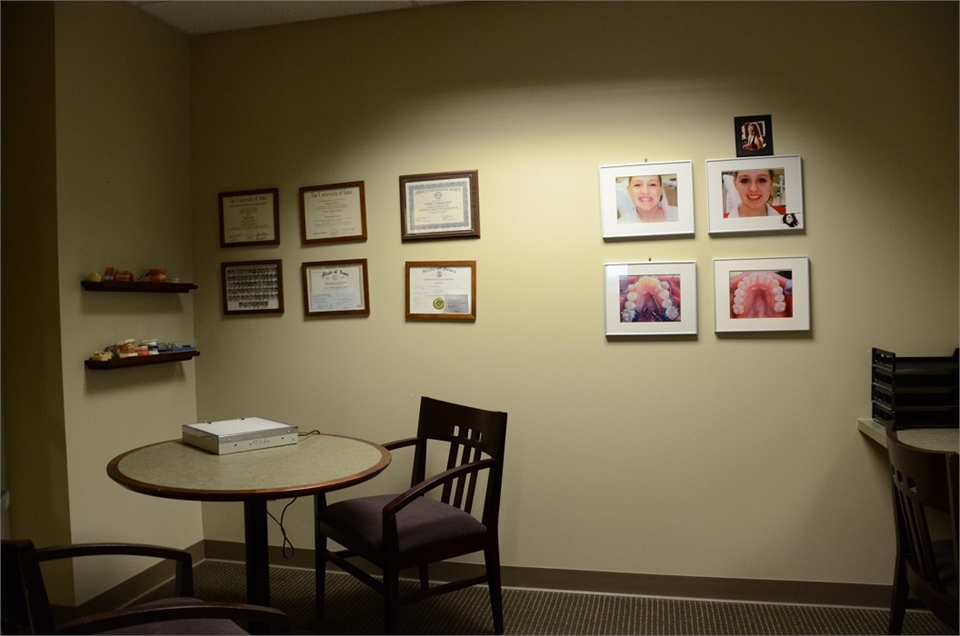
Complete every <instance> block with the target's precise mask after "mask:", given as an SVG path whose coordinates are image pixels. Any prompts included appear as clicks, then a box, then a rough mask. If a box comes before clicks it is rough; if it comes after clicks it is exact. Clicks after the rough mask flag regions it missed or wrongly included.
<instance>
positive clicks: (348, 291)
mask: <svg viewBox="0 0 960 636" xmlns="http://www.w3.org/2000/svg"><path fill="white" fill-rule="evenodd" d="M300 269H301V272H302V278H303V311H304V315H306V316H369V315H370V295H369V292H368V291H367V290H368V289H369V288H368V286H367V259H365V258H360V259H354V260H346V261H315V262H312V263H304V264H303V265H302V266H301V267H300Z"/></svg>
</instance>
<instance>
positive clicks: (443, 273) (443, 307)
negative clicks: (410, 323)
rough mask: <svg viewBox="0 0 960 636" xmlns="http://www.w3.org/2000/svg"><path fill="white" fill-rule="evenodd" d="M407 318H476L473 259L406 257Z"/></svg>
mask: <svg viewBox="0 0 960 636" xmlns="http://www.w3.org/2000/svg"><path fill="white" fill-rule="evenodd" d="M406 270H407V272H406V288H407V290H406V291H407V293H406V298H407V303H406V304H407V319H414V320H417V319H419V320H476V318H477V262H476V261H408V262H407V263H406Z"/></svg>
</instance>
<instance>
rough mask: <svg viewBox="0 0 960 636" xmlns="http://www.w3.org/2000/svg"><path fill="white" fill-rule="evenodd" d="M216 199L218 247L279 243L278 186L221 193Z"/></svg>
mask: <svg viewBox="0 0 960 636" xmlns="http://www.w3.org/2000/svg"><path fill="white" fill-rule="evenodd" d="M218 198H219V208H220V247H248V246H253V245H280V189H279V188H265V189H261V190H242V191H239V192H221V193H220V194H219V196H218ZM231 199H235V200H231ZM271 200H272V208H273V209H272V210H270V209H269V207H271ZM234 206H235V207H237V208H238V209H236V210H234V209H232V208H233V207H234ZM228 208H229V209H228ZM264 208H266V209H264ZM271 212H272V214H271ZM234 217H237V218H234ZM264 217H267V218H264ZM271 226H272V227H271Z"/></svg>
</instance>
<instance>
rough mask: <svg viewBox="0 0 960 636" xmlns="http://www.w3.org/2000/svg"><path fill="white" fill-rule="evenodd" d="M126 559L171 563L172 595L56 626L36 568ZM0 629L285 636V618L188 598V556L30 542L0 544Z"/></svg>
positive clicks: (151, 549)
mask: <svg viewBox="0 0 960 636" xmlns="http://www.w3.org/2000/svg"><path fill="white" fill-rule="evenodd" d="M106 555H126V556H141V557H153V558H158V559H169V560H172V561H173V562H174V563H175V564H176V576H175V579H174V594H175V595H176V598H169V599H162V600H159V601H152V602H150V603H144V604H143V605H136V606H131V607H127V608H124V609H118V610H116V611H111V612H102V613H97V614H92V615H89V616H84V617H81V618H76V619H73V620H69V621H62V622H59V623H58V622H56V619H55V617H54V613H53V610H52V608H51V606H50V601H49V597H48V596H47V588H46V585H45V584H44V581H43V574H42V572H41V569H40V563H42V562H44V561H52V560H55V559H72V558H77V557H93V556H97V557H101V556H106ZM0 557H2V561H0V572H2V590H3V594H2V599H0V600H2V605H0V608H2V626H3V633H4V634H100V633H113V634H246V633H248V632H246V631H244V630H243V629H241V627H240V626H239V625H238V624H237V623H235V622H234V621H246V622H248V623H249V624H250V626H251V627H253V626H256V627H257V629H264V628H267V627H269V628H270V629H271V630H272V631H273V633H275V634H289V633H290V619H289V618H288V617H287V615H286V614H284V613H283V612H281V611H279V610H275V609H272V608H269V607H260V606H257V605H247V604H238V603H207V602H204V601H200V600H199V599H196V598H193V560H192V557H191V556H190V553H189V552H186V551H184V550H175V549H172V548H164V547H160V546H152V545H142V544H130V543H86V544H73V545H67V546H57V547H50V548H36V547H34V545H33V542H32V541H9V540H4V541H3V542H2V554H0Z"/></svg>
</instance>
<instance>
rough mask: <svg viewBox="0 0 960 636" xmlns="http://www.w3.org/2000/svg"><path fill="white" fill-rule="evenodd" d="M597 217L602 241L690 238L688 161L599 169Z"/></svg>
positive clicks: (690, 212)
mask: <svg viewBox="0 0 960 636" xmlns="http://www.w3.org/2000/svg"><path fill="white" fill-rule="evenodd" d="M600 218H601V224H602V232H603V238H604V240H607V239H623V238H645V237H650V236H670V235H681V236H683V235H692V234H693V233H694V229H693V167H692V164H691V162H689V161H663V162H659V163H634V164H622V165H615V166H600Z"/></svg>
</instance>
